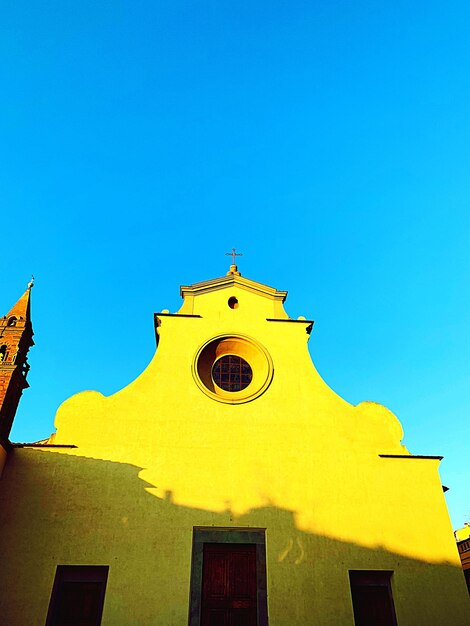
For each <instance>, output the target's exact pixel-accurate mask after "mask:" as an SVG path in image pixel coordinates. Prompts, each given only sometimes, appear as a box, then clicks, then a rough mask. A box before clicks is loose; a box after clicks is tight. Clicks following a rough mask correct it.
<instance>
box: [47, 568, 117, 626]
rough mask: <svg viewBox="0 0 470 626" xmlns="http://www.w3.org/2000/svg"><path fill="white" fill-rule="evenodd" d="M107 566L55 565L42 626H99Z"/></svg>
mask: <svg viewBox="0 0 470 626" xmlns="http://www.w3.org/2000/svg"><path fill="white" fill-rule="evenodd" d="M108 569H109V568H108V566H107V565H58V566H57V571H56V575H55V580H54V586H53V588H52V595H51V602H50V604H49V611H48V614H47V621H46V626H100V624H101V615H102V613H103V604H104V594H105V590H106V581H107V579H108Z"/></svg>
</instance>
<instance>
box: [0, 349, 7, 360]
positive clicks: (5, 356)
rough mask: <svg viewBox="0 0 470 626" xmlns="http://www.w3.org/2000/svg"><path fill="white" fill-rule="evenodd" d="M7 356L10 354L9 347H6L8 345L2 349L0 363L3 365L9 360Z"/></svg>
mask: <svg viewBox="0 0 470 626" xmlns="http://www.w3.org/2000/svg"><path fill="white" fill-rule="evenodd" d="M7 354H8V352H7V347H6V345H3V346H2V347H1V348H0V363H3V362H4V361H6V360H7Z"/></svg>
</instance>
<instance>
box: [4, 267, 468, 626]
mask: <svg viewBox="0 0 470 626" xmlns="http://www.w3.org/2000/svg"><path fill="white" fill-rule="evenodd" d="M30 292H31V289H30V288H28V290H27V292H26V293H25V294H24V295H23V297H22V298H21V299H20V300H19V301H18V303H17V304H16V305H15V307H14V308H13V309H12V310H11V311H10V312H9V314H8V315H7V316H5V317H4V318H3V319H2V320H1V329H0V331H1V336H0V353H1V354H2V355H3V356H2V357H0V358H1V362H0V402H2V403H3V406H2V408H0V417H1V424H0V452H1V455H0V461H1V465H4V467H3V473H2V477H1V479H0V554H1V557H2V565H1V567H0V623H1V624H8V626H26V625H27V626H44V625H46V626H65V625H68V626H73V625H75V626H79V625H80V626H99V625H100V624H102V626H157V625H159V626H268V625H269V626H305V625H312V626H370V625H379V626H397V625H398V626H421V625H424V624H425V625H426V626H441V625H442V624H451V625H452V626H466V625H468V624H469V623H470V603H469V600H468V595H467V590H466V585H465V580H464V577H463V574H462V570H461V567H460V560H459V555H458V552H457V548H456V545H455V541H454V537H453V534H452V528H451V524H450V520H449V516H448V512H447V508H446V504H445V500H444V495H443V489H442V485H441V482H440V478H439V474H438V467H439V463H440V460H441V457H435V456H414V455H412V454H410V452H409V451H408V450H407V449H406V448H405V447H404V445H403V444H402V443H401V440H402V438H403V431H402V427H401V425H400V423H399V421H398V420H397V418H396V417H395V416H394V415H393V414H392V413H391V412H390V411H389V410H387V409H386V408H385V407H383V406H381V405H379V404H376V403H373V402H363V403H361V404H359V405H357V406H353V405H351V404H349V403H348V402H346V401H345V400H343V399H342V398H341V397H340V396H338V395H337V394H336V393H335V392H334V391H332V390H331V389H330V388H329V387H328V386H327V385H326V383H325V382H324V381H323V380H322V379H321V377H320V376H319V374H318V373H317V371H316V370H315V367H314V365H313V363H312V361H311V358H310V355H309V352H308V348H307V342H308V339H309V336H310V332H311V330H312V326H313V322H312V321H311V320H306V319H304V318H299V319H296V320H294V319H291V318H290V317H289V316H288V314H287V313H286V311H285V309H284V301H285V299H286V295H287V294H286V292H284V291H278V290H277V289H274V288H272V287H268V286H267V285H264V284H261V283H258V282H255V281H252V280H249V279H247V278H245V277H243V276H241V275H240V273H239V272H238V269H237V267H236V266H235V265H232V266H231V267H230V271H229V272H228V274H227V275H225V276H222V277H220V278H216V279H213V280H207V281H204V282H199V283H195V284H193V285H190V286H184V287H181V295H182V298H183V304H182V306H181V308H180V309H179V311H178V312H176V313H169V312H168V311H163V312H161V313H157V314H155V330H156V337H157V344H158V345H157V350H156V353H155V356H154V358H153V359H152V361H151V362H150V364H149V365H148V367H147V368H146V370H145V371H144V372H143V373H142V374H141V375H140V376H139V377H138V378H137V379H136V380H134V381H133V382H131V383H130V384H129V385H128V386H127V387H125V388H124V389H122V390H121V391H119V392H117V393H115V394H113V395H112V396H109V397H105V396H103V395H102V394H101V393H99V392H97V391H85V392H82V393H79V394H77V395H75V396H73V397H72V398H70V399H69V400H67V401H66V402H65V403H64V404H63V405H62V406H61V407H60V408H59V410H58V412H57V415H56V419H55V427H56V432H55V433H54V434H53V435H51V437H49V438H48V439H46V440H44V441H41V442H37V443H34V444H12V443H11V442H10V441H9V439H8V437H9V433H10V429H11V423H12V420H13V417H14V412H15V411H16V406H17V403H18V401H19V398H20V395H21V392H22V390H23V389H24V388H25V387H26V386H27V383H26V374H27V365H26V354H27V350H28V348H29V347H30V346H31V345H32V326H31V319H30V307H29V299H30ZM2 351H3V352H2ZM13 354H14V355H15V356H14V359H13ZM422 528H426V529H427V532H426V533H423V532H422Z"/></svg>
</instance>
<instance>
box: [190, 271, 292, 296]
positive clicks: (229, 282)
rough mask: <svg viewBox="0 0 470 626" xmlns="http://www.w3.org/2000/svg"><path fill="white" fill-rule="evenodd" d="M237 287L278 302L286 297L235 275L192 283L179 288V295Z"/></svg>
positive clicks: (196, 294)
mask: <svg viewBox="0 0 470 626" xmlns="http://www.w3.org/2000/svg"><path fill="white" fill-rule="evenodd" d="M235 286H236V287H239V288H240V289H244V290H246V291H250V292H252V293H255V294H257V295H259V296H263V297H265V298H269V299H270V300H278V301H280V302H284V301H285V299H286V297H287V291H279V290H277V289H275V288H274V287H269V286H268V285H264V284H263V283H258V282H256V281H254V280H250V279H249V278H244V277H243V276H240V275H239V274H237V273H231V272H230V273H229V274H227V275H226V276H221V277H220V278H212V279H210V280H204V281H202V282H200V283H194V284H192V285H188V286H183V285H182V286H181V287H180V294H181V297H182V298H186V296H193V297H194V296H199V295H202V294H206V293H210V292H212V291H219V290H221V289H231V288H232V287H235Z"/></svg>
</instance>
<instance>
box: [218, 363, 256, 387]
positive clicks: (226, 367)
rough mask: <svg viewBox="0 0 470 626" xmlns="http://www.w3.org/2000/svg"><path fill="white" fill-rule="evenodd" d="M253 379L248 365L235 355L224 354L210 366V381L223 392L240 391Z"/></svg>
mask: <svg viewBox="0 0 470 626" xmlns="http://www.w3.org/2000/svg"><path fill="white" fill-rule="evenodd" d="M252 378H253V372H252V371H251V367H250V365H249V364H248V363H247V362H246V361H245V359H242V358H241V357H240V356H236V355H235V354H226V355H225V356H223V357H221V358H220V359H218V360H217V361H216V362H215V363H214V365H213V366H212V379H213V381H214V382H215V384H216V385H217V386H218V387H220V388H221V389H223V390H224V391H241V390H242V389H245V388H246V387H248V385H249V384H250V383H251V380H252Z"/></svg>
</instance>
